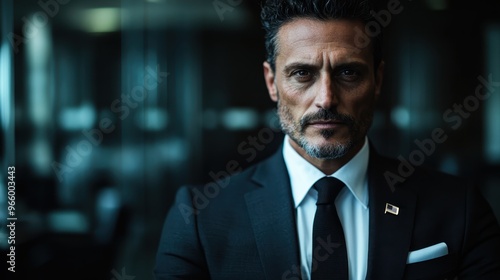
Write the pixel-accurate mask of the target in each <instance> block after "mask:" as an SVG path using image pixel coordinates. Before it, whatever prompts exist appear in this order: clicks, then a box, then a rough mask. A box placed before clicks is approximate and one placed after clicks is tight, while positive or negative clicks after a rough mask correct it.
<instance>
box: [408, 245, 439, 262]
mask: <svg viewBox="0 0 500 280" xmlns="http://www.w3.org/2000/svg"><path fill="white" fill-rule="evenodd" d="M446 255H448V246H447V245H446V243H444V242H441V243H438V244H436V245H432V246H429V247H425V248H423V249H420V250H416V251H412V252H410V253H409V254H408V259H407V260H406V263H407V264H410V263H417V262H423V261H428V260H432V259H435V258H439V257H442V256H446Z"/></svg>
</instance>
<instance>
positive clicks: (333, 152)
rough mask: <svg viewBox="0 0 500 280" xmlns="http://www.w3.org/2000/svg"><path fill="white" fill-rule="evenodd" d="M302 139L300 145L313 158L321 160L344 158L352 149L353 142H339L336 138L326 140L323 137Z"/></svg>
mask: <svg viewBox="0 0 500 280" xmlns="http://www.w3.org/2000/svg"><path fill="white" fill-rule="evenodd" d="M315 138H316V139H311V138H302V139H301V141H300V143H299V145H300V146H301V147H302V149H304V151H305V152H306V153H307V154H308V155H309V156H311V157H314V158H319V159H339V158H342V157H344V156H345V155H346V154H347V153H348V152H349V151H350V150H351V149H352V148H353V146H354V145H353V144H354V143H353V142H352V141H350V140H349V139H343V140H337V139H335V138H334V137H330V138H329V139H325V138H324V137H322V136H318V137H315Z"/></svg>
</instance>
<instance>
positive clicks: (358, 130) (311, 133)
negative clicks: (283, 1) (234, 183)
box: [264, 18, 383, 159]
mask: <svg viewBox="0 0 500 280" xmlns="http://www.w3.org/2000/svg"><path fill="white" fill-rule="evenodd" d="M356 27H358V28H360V29H361V30H364V26H363V23H362V22H361V21H356V20H329V21H320V20H315V19H307V18H300V19H295V20H293V21H291V22H288V23H286V24H285V25H283V26H282V27H281V28H280V30H279V32H278V48H277V56H276V64H275V65H276V69H275V71H272V69H271V67H270V65H269V64H268V63H267V62H265V63H264V76H265V79H266V84H267V87H268V90H269V94H270V97H271V99H272V100H273V101H275V102H278V115H279V118H280V122H281V126H282V129H283V130H284V132H285V133H286V134H288V135H289V136H290V138H291V139H292V140H293V141H292V143H291V144H292V146H294V147H295V148H296V149H298V150H299V153H300V152H302V151H303V152H305V153H306V154H307V155H309V156H311V157H313V158H320V159H339V158H342V157H344V156H346V155H347V156H348V155H350V154H351V156H352V155H353V154H352V153H355V152H357V151H358V150H359V149H360V148H361V145H362V144H363V139H364V137H365V135H366V133H367V131H368V128H369V127H370V125H371V122H372V118H373V111H374V105H375V102H376V100H377V98H378V96H379V94H380V87H381V84H382V76H383V63H381V64H380V66H379V67H378V69H377V70H376V71H375V69H374V67H373V52H372V48H371V47H366V48H357V47H356V45H355V40H354V39H355V36H356V32H355V28H356ZM349 152H350V153H349Z"/></svg>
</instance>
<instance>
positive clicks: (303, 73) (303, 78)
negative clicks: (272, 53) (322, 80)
mask: <svg viewBox="0 0 500 280" xmlns="http://www.w3.org/2000/svg"><path fill="white" fill-rule="evenodd" d="M311 76H312V75H311V72H309V71H308V70H304V69H298V70H295V71H293V72H292V77H295V79H297V81H299V82H307V81H309V80H310V79H311Z"/></svg>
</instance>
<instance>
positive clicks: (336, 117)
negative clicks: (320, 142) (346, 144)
mask: <svg viewBox="0 0 500 280" xmlns="http://www.w3.org/2000/svg"><path fill="white" fill-rule="evenodd" d="M315 121H340V122H343V123H345V124H347V125H349V126H352V125H353V124H354V123H355V120H354V118H353V117H352V116H350V115H346V114H339V113H337V112H333V111H330V110H325V109H320V110H319V111H318V112H316V113H312V114H309V115H306V116H304V117H302V119H301V120H300V126H301V127H302V129H304V127H305V126H306V125H308V124H310V123H311V122H315Z"/></svg>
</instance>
